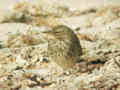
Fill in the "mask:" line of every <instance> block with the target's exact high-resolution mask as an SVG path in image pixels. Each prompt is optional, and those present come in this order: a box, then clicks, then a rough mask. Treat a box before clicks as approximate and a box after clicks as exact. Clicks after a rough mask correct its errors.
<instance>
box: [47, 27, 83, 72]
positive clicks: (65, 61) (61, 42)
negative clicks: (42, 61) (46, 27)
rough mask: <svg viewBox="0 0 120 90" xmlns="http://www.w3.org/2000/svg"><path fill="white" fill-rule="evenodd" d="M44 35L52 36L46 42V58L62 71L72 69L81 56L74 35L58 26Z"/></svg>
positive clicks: (80, 49) (77, 41)
mask: <svg viewBox="0 0 120 90" xmlns="http://www.w3.org/2000/svg"><path fill="white" fill-rule="evenodd" d="M45 33H48V35H51V36H52V37H51V38H49V40H48V57H50V58H51V59H52V61H54V62H55V63H57V64H58V65H59V66H61V67H62V68H63V69H64V70H67V69H70V68H72V67H73V66H74V65H75V64H76V62H77V60H78V59H80V56H81V55H82V48H81V45H80V42H79V39H78V37H77V36H76V34H75V33H74V32H73V31H72V30H71V29H70V28H69V27H67V26H64V25H58V26H56V27H54V28H53V30H50V31H45Z"/></svg>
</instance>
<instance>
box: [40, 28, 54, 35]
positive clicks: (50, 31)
mask: <svg viewBox="0 0 120 90" xmlns="http://www.w3.org/2000/svg"><path fill="white" fill-rule="evenodd" d="M52 32H53V30H52V29H48V30H44V31H42V33H46V34H47V33H48V34H50V33H52Z"/></svg>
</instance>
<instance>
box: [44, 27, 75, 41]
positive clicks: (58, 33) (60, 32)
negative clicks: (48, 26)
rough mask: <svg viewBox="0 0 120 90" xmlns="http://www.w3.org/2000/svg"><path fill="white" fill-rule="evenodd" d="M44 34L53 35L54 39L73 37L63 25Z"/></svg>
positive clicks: (70, 31) (71, 32)
mask: <svg viewBox="0 0 120 90" xmlns="http://www.w3.org/2000/svg"><path fill="white" fill-rule="evenodd" d="M44 33H47V34H50V35H53V36H54V37H55V38H56V39H70V38H72V37H74V35H75V34H74V32H73V31H72V30H71V29H70V28H69V27H67V26H65V25H59V26H56V27H54V28H53V29H52V30H48V31H45V32H44Z"/></svg>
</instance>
